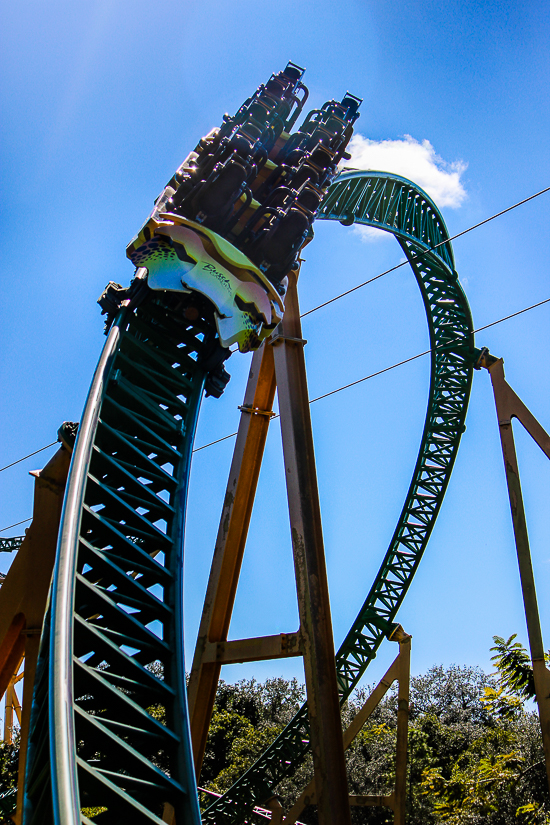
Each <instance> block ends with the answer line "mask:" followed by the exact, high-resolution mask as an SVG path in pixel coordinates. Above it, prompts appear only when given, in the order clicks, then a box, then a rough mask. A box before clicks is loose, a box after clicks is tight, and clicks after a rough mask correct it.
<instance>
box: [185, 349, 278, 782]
mask: <svg viewBox="0 0 550 825" xmlns="http://www.w3.org/2000/svg"><path fill="white" fill-rule="evenodd" d="M274 396H275V368H274V362H273V351H272V349H271V347H268V346H265V345H264V346H263V347H262V348H261V349H260V350H257V351H256V352H255V353H254V357H253V359H252V366H251V369H250V375H249V379H248V384H247V387H246V392H245V397H244V402H243V405H242V407H241V420H240V424H239V431H238V434H237V443H236V445H235V452H234V454H233V461H232V464H231V470H230V473H229V480H228V483H227V490H226V493H225V499H224V504H223V510H222V515H221V519H220V527H219V530H218V536H217V539H216V547H215V549H214V558H213V560H212V568H211V571H210V578H209V581H208V587H207V591H206V597H205V601H204V608H203V613H202V619H201V623H200V628H199V635H198V639H197V645H196V648H195V655H194V658H193V667H192V669H191V677H190V680H189V715H190V721H191V738H192V741H193V757H194V760H195V771H196V775H197V779H198V777H199V775H200V770H201V765H202V760H203V757H204V751H205V748H206V739H207V736H208V728H209V725H210V719H211V717H212V710H213V707H214V699H215V696H216V688H217V686H218V680H219V678H220V670H221V665H222V661H212V657H211V656H210V655H209V653H210V651H209V646H210V645H212V644H217V643H220V642H225V641H226V640H227V634H228V631H229V624H230V621H231V614H232V612H233V604H234V601H235V593H236V591H237V584H238V581H239V574H240V571H241V565H242V559H243V553H244V548H245V544H246V537H247V535H248V526H249V524H250V517H251V515H252V505H253V503H254V496H255V493H256V487H257V484H258V477H259V474H260V467H261V464H262V457H263V453H264V447H265V441H266V438H267V431H268V427H269V421H270V419H271V408H272V405H273V398H274Z"/></svg>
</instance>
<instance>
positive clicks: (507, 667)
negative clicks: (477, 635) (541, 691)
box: [491, 633, 535, 699]
mask: <svg viewBox="0 0 550 825" xmlns="http://www.w3.org/2000/svg"><path fill="white" fill-rule="evenodd" d="M516 636H517V634H516V633H514V634H513V635H512V636H510V638H509V639H507V640H506V641H505V640H504V639H503V638H502V636H493V641H494V643H495V645H494V647H492V648H491V650H492V651H494V652H495V655H494V656H491V661H492V662H494V663H495V666H496V668H497V671H498V678H499V682H500V684H501V685H502V687H503V688H504V689H507V690H509V691H510V692H511V693H512V695H513V696H515V697H517V698H518V699H533V698H534V696H535V682H534V679H533V667H532V665H531V660H530V658H529V655H528V654H527V651H526V650H525V648H524V647H523V646H522V645H521V644H520V643H519V642H515V641H514V639H515V638H516Z"/></svg>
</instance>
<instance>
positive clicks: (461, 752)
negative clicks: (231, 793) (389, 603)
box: [201, 637, 550, 825]
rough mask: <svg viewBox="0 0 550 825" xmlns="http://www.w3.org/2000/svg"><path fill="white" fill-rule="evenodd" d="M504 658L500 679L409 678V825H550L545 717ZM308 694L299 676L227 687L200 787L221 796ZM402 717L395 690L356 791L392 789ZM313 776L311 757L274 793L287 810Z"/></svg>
mask: <svg viewBox="0 0 550 825" xmlns="http://www.w3.org/2000/svg"><path fill="white" fill-rule="evenodd" d="M498 641H499V639H498V637H497V638H496V639H495V644H497V642H498ZM513 643H514V638H513V637H512V639H510V640H508V642H504V640H502V644H503V645H504V648H499V651H501V652H502V650H504V652H506V651H507V650H508V649H509V648H510V647H511V649H512V650H513V651H517V650H518V649H519V648H518V647H517V645H516V646H514V644H513ZM519 661H520V662H521V661H523V660H522V659H521V657H519ZM499 662H500V660H499ZM499 662H497V670H498V673H497V674H496V675H493V676H488V675H487V674H485V673H483V671H481V670H480V669H479V668H473V667H460V666H457V665H452V666H451V667H448V668H444V667H442V666H435V667H432V668H430V670H429V671H428V672H427V673H426V674H424V675H422V676H418V677H413V678H412V679H411V702H410V708H411V713H410V725H409V766H408V787H407V796H408V811H407V825H445V824H446V823H448V825H542V823H544V825H550V816H549V813H550V800H549V796H548V785H547V781H546V771H545V763H544V757H543V751H542V742H541V735H540V726H539V722H538V718H537V716H536V714H534V713H532V712H526V711H525V710H524V707H523V699H522V697H520V696H517V695H514V694H513V693H512V692H511V691H510V690H509V688H507V687H506V686H505V685H503V684H502V682H501V681H500V675H501V671H500V669H499ZM369 693H370V689H362V690H359V691H357V692H356V693H355V695H354V696H353V698H352V699H351V700H350V701H349V702H348V703H347V704H346V706H345V707H344V708H343V711H342V722H343V725H344V727H345V726H347V725H348V724H349V722H350V721H351V719H352V718H353V717H354V716H355V714H356V713H357V712H358V710H359V709H360V707H361V706H362V704H363V703H364V701H365V700H366V698H367V696H368V694H369ZM302 697H303V688H302V687H301V686H300V685H299V684H298V683H297V682H296V681H295V680H294V681H293V682H286V681H285V680H283V679H275V680H268V681H267V682H266V683H265V684H260V683H258V682H256V681H255V680H251V681H249V682H246V681H243V682H239V683H237V684H236V685H229V684H226V683H223V682H222V683H220V688H219V691H218V696H217V699H216V708H215V713H214V717H213V723H212V727H211V730H210V736H209V740H208V745H207V752H206V756H205V762H204V769H203V774H202V776H201V784H202V785H203V786H204V787H207V788H208V789H209V790H212V791H216V792H217V793H223V792H224V791H225V790H226V789H227V788H228V787H229V786H230V785H231V784H232V783H233V782H234V781H235V779H236V778H237V777H238V776H240V775H241V774H242V773H243V772H244V771H245V770H247V769H248V768H249V767H250V765H251V764H252V763H253V762H254V760H255V759H256V758H257V757H258V756H259V755H260V754H261V753H262V752H263V751H264V750H265V748H266V746H267V745H268V744H269V743H270V742H271V741H272V740H273V739H274V738H275V736H276V735H277V734H278V733H279V732H280V730H281V729H282V727H283V726H284V725H285V724H286V723H287V721H288V720H289V719H290V718H291V716H292V715H293V713H294V712H295V709H296V707H297V706H298V705H299V703H300V702H301V701H302ZM396 719H397V691H396V689H392V690H390V691H389V692H388V693H387V694H386V696H385V698H384V699H383V700H382V701H381V702H380V704H379V705H378V707H377V708H376V710H375V711H374V713H373V714H372V715H371V717H370V719H369V720H368V721H367V723H366V725H365V726H364V728H363V730H362V731H361V732H360V733H359V735H358V736H357V737H356V739H355V741H354V742H353V743H352V745H351V747H350V748H349V750H348V752H347V754H346V759H347V768H348V780H349V790H350V793H352V794H384V795H385V794H389V793H391V790H392V787H393V784H394V782H395V746H396ZM311 777H312V766H311V761H309V762H308V761H306V763H305V764H304V765H302V766H301V767H300V769H299V770H298V772H297V774H296V775H295V776H293V777H290V778H287V779H285V780H284V781H283V782H282V783H281V784H280V785H279V786H278V787H277V788H274V789H273V790H274V792H275V793H276V794H277V795H278V796H279V797H280V799H281V801H282V804H283V807H284V808H285V809H288V807H290V805H291V804H292V803H293V802H294V800H295V799H296V797H297V796H298V795H299V794H300V792H301V791H302V789H303V788H304V786H305V785H306V784H307V782H308V781H309V780H310V779H311ZM299 819H300V821H301V822H304V823H306V825H315V823H316V822H317V817H316V811H315V809H314V808H308V809H306V810H305V811H304V812H303V813H302V814H300V817H299ZM352 822H353V823H354V825H363V823H368V825H385V824H386V823H388V825H389V823H392V822H393V813H392V812H391V811H390V810H389V809H387V808H373V807H369V808H355V807H354V808H352Z"/></svg>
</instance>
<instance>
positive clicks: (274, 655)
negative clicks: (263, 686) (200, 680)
mask: <svg viewBox="0 0 550 825" xmlns="http://www.w3.org/2000/svg"><path fill="white" fill-rule="evenodd" d="M301 655H302V647H301V643H300V634H299V633H277V634H276V635H274V636H258V637H256V638H251V639H234V640H232V641H230V642H207V643H206V645H205V647H204V655H203V658H202V661H203V664H206V663H209V662H219V664H222V665H229V664H238V663H242V662H260V661H264V660H267V659H283V658H286V657H289V656H301Z"/></svg>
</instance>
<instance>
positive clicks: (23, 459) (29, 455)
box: [0, 441, 58, 473]
mask: <svg viewBox="0 0 550 825" xmlns="http://www.w3.org/2000/svg"><path fill="white" fill-rule="evenodd" d="M57 443H58V442H57V441H52V443H51V444H46V446H45V447H40V449H39V450H35V451H34V453H29V454H28V455H24V456H23V458H18V459H17V461H12V463H11V464H6V466H5V467H0V473H2V472H3V471H4V470H7V469H8V468H9V467H14V466H15V465H16V464H20V462H21V461H25V460H26V459H27V458H30V457H31V456H33V455H36V454H37V453H41V452H43V451H44V450H47V449H48V447H53V445H54V444H57Z"/></svg>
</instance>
